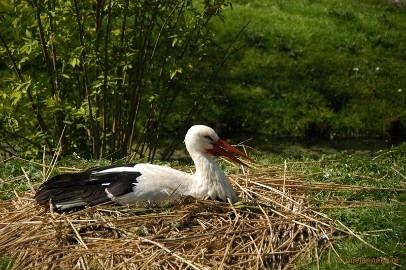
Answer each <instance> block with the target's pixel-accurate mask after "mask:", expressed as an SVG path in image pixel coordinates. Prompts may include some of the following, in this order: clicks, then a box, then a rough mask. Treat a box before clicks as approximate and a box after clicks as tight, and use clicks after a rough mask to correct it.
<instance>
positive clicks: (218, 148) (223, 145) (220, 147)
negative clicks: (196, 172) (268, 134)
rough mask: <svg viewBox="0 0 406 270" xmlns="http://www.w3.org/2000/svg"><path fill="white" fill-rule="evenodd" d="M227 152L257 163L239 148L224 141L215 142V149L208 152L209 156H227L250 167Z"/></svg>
mask: <svg viewBox="0 0 406 270" xmlns="http://www.w3.org/2000/svg"><path fill="white" fill-rule="evenodd" d="M226 150H228V151H230V152H232V153H234V154H236V155H239V156H241V157H244V158H246V159H248V160H250V161H252V162H255V160H253V159H252V158H251V157H249V156H248V155H246V154H245V153H243V152H241V151H240V150H238V149H237V148H235V147H233V146H231V145H230V144H228V143H227V142H226V141H223V140H218V141H217V142H215V143H214V144H213V148H212V149H210V150H209V151H207V152H208V153H209V154H211V155H213V156H215V155H222V156H225V157H227V158H229V159H231V160H233V161H235V162H237V163H239V164H241V165H243V166H246V167H249V166H248V165H247V164H245V163H244V162H242V161H241V160H239V159H238V158H236V157H235V156H233V155H232V154H230V153H229V152H227V151H226Z"/></svg>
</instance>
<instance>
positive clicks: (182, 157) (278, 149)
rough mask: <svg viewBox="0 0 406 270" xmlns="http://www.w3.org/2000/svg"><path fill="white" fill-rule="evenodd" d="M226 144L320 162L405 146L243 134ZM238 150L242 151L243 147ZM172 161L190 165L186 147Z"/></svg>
mask: <svg viewBox="0 0 406 270" xmlns="http://www.w3.org/2000/svg"><path fill="white" fill-rule="evenodd" d="M226 140H227V141H228V142H229V143H231V144H232V145H244V147H246V149H247V151H248V153H249V154H250V155H251V154H252V155H255V156H259V155H266V154H276V155H280V156H282V157H286V158H288V157H293V158H299V157H311V158H316V159H317V158H318V157H320V156H321V155H323V154H337V153H340V152H345V153H348V154H354V155H358V156H363V157H368V158H369V157H374V156H376V155H378V154H379V153H378V152H379V151H381V150H389V149H390V148H391V147H392V146H396V145H399V144H400V143H401V142H402V141H401V140H389V139H383V138H334V139H331V140H330V139H319V138H317V139H316V138H314V139H309V138H296V137H294V138H292V137H269V136H263V135H262V136H261V135H251V134H250V135H242V134H241V135H240V136H239V137H238V138H226ZM237 147H238V148H239V149H242V146H237ZM171 160H179V161H181V162H190V157H189V155H188V154H187V152H186V149H185V145H184V144H181V145H179V146H178V148H177V150H176V151H175V153H174V155H173V156H172V158H171Z"/></svg>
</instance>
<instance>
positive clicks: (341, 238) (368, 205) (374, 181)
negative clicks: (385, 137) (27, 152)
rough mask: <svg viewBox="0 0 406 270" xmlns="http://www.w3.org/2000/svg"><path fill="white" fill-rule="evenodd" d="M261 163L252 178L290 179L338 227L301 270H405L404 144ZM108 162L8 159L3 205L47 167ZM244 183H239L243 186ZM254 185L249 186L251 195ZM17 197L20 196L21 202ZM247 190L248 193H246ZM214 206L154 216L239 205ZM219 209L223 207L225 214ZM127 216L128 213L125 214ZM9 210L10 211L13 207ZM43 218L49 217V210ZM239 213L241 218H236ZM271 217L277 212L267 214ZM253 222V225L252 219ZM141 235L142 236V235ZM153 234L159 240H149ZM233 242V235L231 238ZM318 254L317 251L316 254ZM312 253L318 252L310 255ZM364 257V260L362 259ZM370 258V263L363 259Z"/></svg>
mask: <svg viewBox="0 0 406 270" xmlns="http://www.w3.org/2000/svg"><path fill="white" fill-rule="evenodd" d="M257 160H258V163H259V164H260V165H257V169H255V168H254V169H252V170H250V171H251V172H249V173H248V174H247V177H248V178H249V179H250V177H253V178H252V179H250V180H253V181H259V180H255V179H262V180H261V181H265V182H263V183H267V185H268V186H270V187H274V188H276V189H278V190H283V189H284V186H285V183H282V182H284V181H285V180H283V179H286V186H287V187H288V188H289V190H290V189H292V191H293V190H296V189H297V191H298V190H300V192H299V193H298V194H302V195H300V196H299V197H302V196H304V195H305V196H306V198H307V199H306V205H307V206H308V207H309V209H312V211H316V212H320V213H322V215H326V216H328V217H329V220H330V221H329V222H331V226H332V227H334V228H335V229H334V232H333V234H332V235H331V236H330V237H331V239H330V240H331V244H332V245H331V247H330V248H328V249H327V251H326V250H324V251H320V250H319V251H318V252H319V253H320V254H321V255H320V256H321V257H320V258H317V259H315V258H313V260H312V262H310V264H309V262H308V261H306V260H303V261H300V260H298V261H296V262H295V264H296V265H302V264H305V265H302V267H303V269H317V267H318V266H319V267H320V268H321V269H400V268H401V267H400V265H403V266H404V265H405V264H406V256H405V254H406V246H405V239H406V230H405V226H404V220H405V219H406V211H405V210H404V206H405V203H406V193H405V191H406V187H405V181H406V171H405V168H406V144H402V145H400V146H398V147H394V148H392V149H389V150H385V151H379V152H377V153H376V154H375V155H374V157H373V158H370V157H368V158H365V157H360V156H358V155H351V154H347V153H345V152H342V153H339V154H334V155H323V156H321V157H319V158H315V157H314V155H312V156H307V155H306V154H305V155H303V157H302V158H286V157H282V156H276V155H269V156H262V157H257ZM285 161H286V166H285ZM105 164H106V162H103V161H90V162H89V161H85V160H77V159H74V158H72V159H69V160H64V161H61V162H59V163H58V164H57V166H55V169H54V170H48V168H46V167H44V166H43V165H42V164H41V162H38V163H35V162H28V161H25V160H19V159H12V160H9V161H6V162H3V163H2V166H1V167H0V178H1V184H0V197H1V203H3V206H4V205H7V202H8V201H9V200H13V204H15V205H18V204H21V203H22V202H23V201H25V200H30V199H31V197H30V196H32V195H28V197H27V193H26V191H29V190H30V186H33V187H36V186H38V185H39V184H40V182H41V181H42V178H43V174H45V173H47V170H48V173H49V172H52V174H55V173H58V172H63V171H72V170H76V169H85V168H88V167H91V166H96V165H105ZM173 165H175V164H173ZM175 166H179V168H181V169H185V170H189V168H185V167H183V166H180V165H179V164H177V165H175ZM223 166H224V169H225V170H226V171H227V174H229V175H231V179H232V181H233V183H237V182H238V181H243V182H242V183H244V179H243V178H241V177H243V176H239V175H240V172H238V169H237V170H236V168H237V167H234V166H230V164H223ZM264 173H265V174H264ZM25 174H26V175H25ZM250 175H251V176H250ZM258 175H259V178H258ZM27 179H29V180H30V182H28V181H27ZM239 179H240V180H239ZM241 179H242V180H241ZM266 179H270V180H266ZM281 181H282V182H281ZM242 183H240V184H242ZM282 184H283V185H282ZM240 188H241V187H240V186H239V187H238V190H239V189H240ZM254 190H255V189H253V190H252V191H253V192H254ZM256 192H258V191H256ZM303 192H304V193H303ZM268 193H269V191H268ZM16 194H17V195H18V196H21V198H19V199H16V198H15V196H16ZM28 194H30V193H28ZM243 194H244V193H243ZM253 194H254V193H253ZM265 194H266V193H265ZM303 194H304V195H303ZM247 195H249V194H248V193H247ZM268 196H269V199H271V200H274V199H275V201H277V200H276V198H277V197H274V196H276V194H274V193H272V192H271V193H269V195H268ZM17 198H18V197H17ZM243 198H244V200H245V201H246V202H248V205H249V204H250V203H253V201H252V200H253V198H252V197H249V196H248V197H246V196H244V197H243ZM292 198H297V197H292ZM254 201H255V200H254ZM201 203H202V202H200V204H201ZM209 204H210V203H209ZM209 204H207V205H206V204H205V203H203V205H202V206H201V207H203V208H200V207H198V208H196V209H195V208H193V207H192V206H193V205H195V204H189V203H186V205H185V206H174V207H169V208H168V207H167V208H165V209H155V210H154V209H152V213H161V214H160V215H162V216H163V217H165V218H166V217H167V215H170V214H169V213H173V212H174V213H177V211H179V209H183V208H184V207H189V208H190V207H192V208H193V209H191V210H190V211H192V212H190V213H201V215H202V216H201V219H202V220H204V219H205V217H204V215H203V213H207V211H214V212H213V214H215V215H220V216H222V215H228V214H230V215H231V216H233V211H234V210H236V209H234V210H232V208H227V206H221V208H220V210H219V209H218V208H216V206H215V205H213V206H210V207H213V208H210V207H209ZM30 205H31V206H30V207H34V206H35V205H32V203H30ZM195 206H196V205H195ZM179 207H180V208H179ZM207 207H209V208H207ZM236 207H238V208H237V210H238V211H241V213H240V214H241V215H243V214H244V213H248V212H249V211H248V212H246V211H247V209H245V208H244V206H243V207H242V208H240V207H241V206H236ZM252 207H253V206H252ZM263 207H265V206H263ZM226 208H227V209H228V210H227V209H226ZM137 209H138V208H136V209H135V210H137ZM210 209H211V210H210ZM216 209H217V210H216ZM252 209H255V208H252ZM41 211H42V210H41ZM104 211H105V213H109V211H110V212H115V211H120V210H119V209H118V208H117V209H116V208H112V209H110V208H109V209H106V210H104ZM126 211H127V210H126ZM137 211H138V210H137ZM193 211H195V212H193ZM216 211H220V213H219V212H216ZM258 211H259V209H258ZM89 213H90V212H89V211H87V212H85V213H83V214H82V215H88V214H89ZM101 213H103V211H102V212H101ZM125 213H126V212H123V214H125ZM149 213H151V211H145V210H143V211H141V212H137V213H136V217H134V218H135V219H137V220H138V219H140V220H141V224H147V223H145V221H144V219H145V218H146V217H147V216H145V218H144V217H143V215H147V214H149ZM9 214H10V215H11V214H12V212H10V213H9ZM252 214H253V213H252ZM257 214H258V215H260V216H261V217H262V218H263V214H262V212H261V211H259V212H257ZM39 215H45V213H44V212H43V213H42V214H39ZM96 215H97V214H96ZM184 215H185V214H184V213H183V212H182V213H180V216H184ZM70 216H71V218H72V219H74V218H80V216H81V214H80V213H79V214H78V215H77V216H72V215H70ZM180 216H179V218H180ZM68 217H69V215H68ZM237 217H238V216H237ZM54 218H55V217H54ZM89 218H95V217H89ZM105 218H107V217H105ZM128 218H129V217H128ZM234 218H236V217H235V216H234ZM240 218H241V219H242V220H240V222H244V224H246V225H247V224H249V223H245V222H248V221H249V219H248V220H244V218H243V216H241V217H240ZM269 218H274V217H273V216H272V215H270V216H269ZM237 219H238V218H237ZM254 220H255V219H254ZM157 222H158V221H157ZM204 222H206V221H204ZM233 222H234V221H233ZM254 223H255V222H254ZM33 224H34V223H33ZM182 224H183V223H182ZM193 224H194V223H193V222H192V221H191V220H190V221H188V223H184V224H183V225H182V226H181V227H179V226H180V225H179V226H177V227H173V228H171V229H169V232H171V231H172V233H183V232H187V231H189V230H191V229H192V228H196V226H197V225H196V224H195V225H193ZM233 224H234V223H233ZM235 224H238V223H235ZM270 224H273V223H272V222H271V223H270ZM275 224H277V222H276V223H275ZM310 224H311V223H310ZM79 225H80V223H79ZM145 226H147V225H145ZM216 226H217V225H216ZM219 226H220V225H219ZM233 226H234V225H233ZM250 226H254V225H252V224H251V225H250ZM311 226H313V225H311ZM68 227H69V226H68ZM96 232H97V231H96ZM349 232H351V233H349ZM82 233H84V231H83V232H82ZM216 235H217V234H216ZM152 236H153V235H152ZM152 236H151V237H152ZM142 237H145V235H143V236H142ZM168 237H169V236H168ZM216 237H217V236H216ZM89 239H93V238H89ZM124 239H125V238H124ZM151 239H152V240H153V239H155V238H153V237H152V238H151ZM233 239H234V238H233ZM89 241H90V240H89ZM230 241H234V240H232V239H231V240H230ZM252 241H253V240H252ZM248 242H250V241H248ZM164 243H165V242H164ZM257 244H258V243H257ZM219 248H220V247H219ZM222 248H224V247H222ZM318 252H316V253H315V254H318ZM309 254H313V256H314V253H313V252H310V253H309ZM337 254H338V255H339V256H337ZM376 258H385V259H388V260H392V261H391V262H384V263H382V262H380V263H376V261H375V262H371V260H373V259H374V260H375V259H376ZM362 259H363V260H364V261H360V260H362ZM368 259H369V260H370V261H366V260H368ZM1 260H2V263H3V266H5V265H6V264H8V263H10V261H11V262H12V261H13V260H10V259H9V258H2V259H1ZM1 260H0V261H1ZM392 262H393V263H392Z"/></svg>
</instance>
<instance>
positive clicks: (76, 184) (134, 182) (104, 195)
mask: <svg viewBox="0 0 406 270" xmlns="http://www.w3.org/2000/svg"><path fill="white" fill-rule="evenodd" d="M185 144H186V149H187V151H188V152H189V154H190V156H191V158H192V159H193V161H194V163H195V167H196V171H195V174H194V175H191V174H188V173H185V172H181V171H178V170H175V169H172V168H169V167H165V166H158V165H154V164H147V163H140V164H136V165H134V164H126V165H112V166H105V167H96V168H91V169H89V170H87V171H84V172H80V173H72V174H61V175H57V176H55V177H53V178H51V179H49V180H48V181H46V182H44V183H43V184H42V185H41V186H40V187H39V189H38V191H37V192H36V194H35V199H36V201H37V202H38V203H39V204H48V203H49V202H50V201H51V203H52V204H53V206H54V208H56V209H58V210H67V209H72V208H80V207H84V206H86V205H96V204H101V203H105V202H109V201H113V202H115V203H117V204H121V205H127V204H130V205H131V204H134V203H136V202H139V201H161V200H164V199H167V198H173V199H176V198H177V197H179V196H180V195H190V196H193V197H195V198H200V199H203V198H211V199H216V200H222V201H227V199H230V200H231V201H232V202H235V201H237V200H238V197H237V196H236V194H235V192H234V190H233V188H232V187H231V185H230V182H229V181H228V179H227V177H226V176H225V174H224V172H223V171H222V170H221V169H220V167H219V165H218V164H217V163H216V162H215V161H214V159H212V157H211V156H212V155H223V156H225V157H228V158H229V159H231V160H233V161H235V162H238V163H240V164H242V165H245V166H247V165H246V164H245V163H244V162H242V161H241V160H239V159H238V158H236V157H235V156H233V155H231V154H230V153H229V152H227V150H228V151H230V152H233V153H234V154H236V155H239V156H242V157H244V158H246V159H248V160H250V161H254V160H253V159H251V158H250V157H249V156H247V155H246V154H244V153H243V152H241V151H239V150H238V149H236V148H234V147H233V146H231V145H230V144H228V143H227V142H225V141H223V140H221V139H220V138H219V136H218V135H217V134H216V132H215V131H214V130H213V129H212V128H210V127H207V126H203V125H196V126H192V127H191V128H190V129H189V131H188V132H187V134H186V137H185Z"/></svg>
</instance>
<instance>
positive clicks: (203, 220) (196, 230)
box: [0, 163, 361, 270]
mask: <svg viewBox="0 0 406 270" xmlns="http://www.w3.org/2000/svg"><path fill="white" fill-rule="evenodd" d="M180 169H183V170H190V168H180ZM231 170H233V169H231ZM46 174H47V175H49V172H46ZM24 177H25V178H26V179H27V180H29V178H28V175H27V174H26V173H25V176H24ZM306 177H307V176H306V175H302V176H300V175H299V176H298V175H297V174H295V173H292V172H289V170H288V166H287V165H286V163H285V164H276V165H269V166H257V167H256V168H255V169H249V170H248V171H243V172H242V173H241V172H239V169H235V172H231V174H230V175H229V178H230V180H231V182H232V184H233V185H234V188H235V190H236V191H237V193H238V195H239V196H240V198H242V201H241V202H239V203H237V204H234V205H232V204H230V203H222V202H217V201H210V200H196V199H194V198H190V197H185V198H182V199H181V200H179V201H176V202H173V201H167V202H164V203H162V204H152V203H145V204H140V205H137V206H132V207H128V206H116V205H111V204H109V205H102V206H96V207H90V208H86V209H83V210H81V211H77V212H67V213H56V212H53V211H52V210H51V209H50V208H46V207H41V206H38V205H37V204H36V203H35V201H34V200H33V191H30V192H26V193H20V194H16V196H15V198H14V199H12V200H11V201H3V202H1V203H0V204H1V205H0V209H1V210H0V220H1V221H0V254H1V257H2V259H1V260H5V259H7V261H9V262H10V264H9V265H8V267H7V268H9V269H137V270H141V269H289V268H292V267H293V266H297V265H303V264H308V263H315V264H316V265H319V264H318V263H319V259H320V257H321V256H322V255H323V254H324V253H330V252H335V250H334V247H333V245H332V241H331V239H332V233H333V232H334V231H337V230H340V231H344V232H346V233H348V234H354V235H355V233H354V232H352V231H349V229H347V228H345V226H341V225H340V226H339V228H338V229H337V228H336V226H335V225H334V224H337V223H334V222H333V221H332V220H331V219H329V218H328V217H327V216H326V215H324V214H321V213H319V212H318V211H319V209H318V208H316V207H315V206H314V205H315V204H314V203H313V202H314V201H312V200H309V198H308V196H307V195H306V193H307V191H308V190H309V189H313V190H316V191H317V190H319V189H320V190H321V189H338V190H341V189H346V188H349V187H343V186H335V185H333V184H329V185H327V184H322V183H312V185H309V184H308V183H307V182H306ZM351 188H352V189H353V188H354V187H351ZM327 205H330V207H335V206H337V207H339V206H340V205H339V204H334V203H333V202H331V201H330V202H327ZM357 237H359V236H357ZM360 239H361V238H360Z"/></svg>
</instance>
